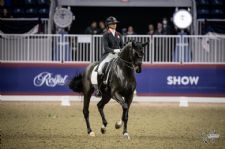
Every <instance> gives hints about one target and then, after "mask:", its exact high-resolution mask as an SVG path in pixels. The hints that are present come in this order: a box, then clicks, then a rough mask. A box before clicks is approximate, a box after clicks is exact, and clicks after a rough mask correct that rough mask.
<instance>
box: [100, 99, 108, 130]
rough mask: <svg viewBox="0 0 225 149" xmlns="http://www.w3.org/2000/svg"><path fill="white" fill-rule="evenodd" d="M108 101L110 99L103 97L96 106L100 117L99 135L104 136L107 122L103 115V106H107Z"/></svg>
mask: <svg viewBox="0 0 225 149" xmlns="http://www.w3.org/2000/svg"><path fill="white" fill-rule="evenodd" d="M109 100H110V97H108V96H103V97H102V99H101V100H100V101H99V103H98V104H97V106H98V111H99V113H100V115H101V117H102V127H101V133H102V134H104V133H105V132H106V126H107V124H108V123H107V121H106V118H105V114H104V111H103V109H104V106H105V104H107V103H108V102H109Z"/></svg>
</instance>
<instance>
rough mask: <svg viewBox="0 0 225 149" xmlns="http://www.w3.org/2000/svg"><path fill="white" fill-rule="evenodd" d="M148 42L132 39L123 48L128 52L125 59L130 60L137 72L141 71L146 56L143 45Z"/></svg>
mask: <svg viewBox="0 0 225 149" xmlns="http://www.w3.org/2000/svg"><path fill="white" fill-rule="evenodd" d="M147 44H148V42H146V43H140V42H135V41H132V42H129V43H128V44H126V45H125V46H124V48H123V52H124V53H126V54H125V56H124V57H125V58H124V60H126V61H128V62H130V63H131V64H132V67H133V68H134V70H135V71H136V72H137V73H141V70H142V68H141V65H142V60H143V57H144V51H143V47H145V46H146V45H147Z"/></svg>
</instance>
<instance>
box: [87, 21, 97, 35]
mask: <svg viewBox="0 0 225 149" xmlns="http://www.w3.org/2000/svg"><path fill="white" fill-rule="evenodd" d="M84 33H85V34H92V35H93V34H97V33H98V28H97V22H96V21H93V22H92V23H91V25H90V26H89V27H87V28H86V30H85V32H84Z"/></svg>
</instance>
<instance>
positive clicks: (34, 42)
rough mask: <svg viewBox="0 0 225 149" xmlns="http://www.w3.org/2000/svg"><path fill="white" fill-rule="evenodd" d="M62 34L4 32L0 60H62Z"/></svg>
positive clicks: (0, 44)
mask: <svg viewBox="0 0 225 149" xmlns="http://www.w3.org/2000/svg"><path fill="white" fill-rule="evenodd" d="M62 45H63V40H62V37H61V35H48V34H35V35H21V34H2V35H0V60H1V61H3V62H60V61H62V59H61V56H60V55H61V53H62V47H63V46H62Z"/></svg>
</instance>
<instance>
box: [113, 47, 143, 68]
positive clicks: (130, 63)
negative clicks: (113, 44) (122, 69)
mask: <svg viewBox="0 0 225 149" xmlns="http://www.w3.org/2000/svg"><path fill="white" fill-rule="evenodd" d="M132 50H133V51H132V52H134V53H136V54H137V55H138V57H139V58H141V57H142V56H141V55H140V53H139V52H137V51H136V50H135V49H133V48H132ZM121 52H122V51H121ZM117 59H118V60H121V61H122V62H123V63H124V64H125V66H127V67H128V68H130V69H132V70H134V64H133V62H129V61H127V60H124V59H122V58H121V57H120V55H118V57H117Z"/></svg>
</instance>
